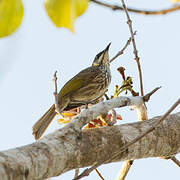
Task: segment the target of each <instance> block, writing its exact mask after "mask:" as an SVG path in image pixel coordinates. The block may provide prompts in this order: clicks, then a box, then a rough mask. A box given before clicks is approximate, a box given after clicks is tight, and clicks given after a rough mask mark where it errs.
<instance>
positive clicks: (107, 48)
mask: <svg viewBox="0 0 180 180" xmlns="http://www.w3.org/2000/svg"><path fill="white" fill-rule="evenodd" d="M110 45H111V42H110V43H109V44H108V45H107V47H106V49H105V51H108V50H109V47H110Z"/></svg>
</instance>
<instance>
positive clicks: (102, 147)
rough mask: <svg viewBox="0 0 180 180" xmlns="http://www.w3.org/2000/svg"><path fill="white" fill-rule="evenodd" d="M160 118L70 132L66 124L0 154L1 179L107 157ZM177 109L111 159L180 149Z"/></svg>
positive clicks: (36, 175)
mask: <svg viewBox="0 0 180 180" xmlns="http://www.w3.org/2000/svg"><path fill="white" fill-rule="evenodd" d="M159 118H160V117H156V118H153V119H151V120H149V121H144V122H136V123H131V124H124V125H119V126H112V127H104V128H94V129H89V130H83V131H82V133H79V132H77V131H74V129H73V127H68V128H67V126H66V127H65V128H63V129H60V130H57V131H56V132H55V133H52V134H49V135H47V136H46V137H44V138H42V139H41V140H39V141H38V142H35V143H33V144H30V145H27V146H23V147H19V148H15V149H11V150H7V151H3V152H1V153H0V177H1V179H2V177H3V179H2V180H19V179H27V180H32V179H34V180H40V179H45V178H48V177H53V176H58V175H60V174H62V173H64V172H66V171H68V170H71V169H75V168H80V167H86V166H90V165H92V164H94V163H95V162H97V161H100V160H102V159H104V158H105V157H108V156H109V157H111V156H112V155H113V154H114V153H115V152H117V151H118V149H120V148H121V147H122V146H124V145H125V144H127V143H129V142H131V141H132V140H133V139H134V138H135V137H137V136H139V135H140V134H142V133H143V132H145V131H146V130H147V129H149V128H150V127H152V126H153V125H154V124H155V123H156V122H157V120H158V119H159ZM179 139H180V112H179V113H176V114H174V115H171V116H169V117H168V118H166V120H165V121H163V122H162V123H161V124H160V125H159V126H158V127H157V128H156V129H155V130H154V131H153V132H151V133H150V134H148V135H147V136H146V137H143V138H142V139H141V140H140V141H138V142H136V143H135V144H133V145H132V146H130V147H129V148H128V149H127V150H126V151H125V152H123V153H121V154H120V155H119V156H117V157H116V158H115V159H113V160H112V162H115V161H124V160H128V159H132V160H134V159H140V158H147V157H159V156H169V155H174V154H177V153H179V152H180V142H179Z"/></svg>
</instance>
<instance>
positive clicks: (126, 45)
mask: <svg viewBox="0 0 180 180" xmlns="http://www.w3.org/2000/svg"><path fill="white" fill-rule="evenodd" d="M130 42H131V37H130V38H129V39H128V40H127V42H126V44H125V46H124V47H123V48H122V49H121V50H120V51H119V52H118V53H117V54H116V55H115V56H114V57H113V58H112V59H111V60H110V63H111V62H112V61H114V60H115V59H116V58H117V57H118V56H120V55H122V54H123V53H124V51H125V49H126V48H127V47H128V45H129V44H130Z"/></svg>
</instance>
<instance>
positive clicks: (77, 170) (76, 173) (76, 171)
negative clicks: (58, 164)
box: [74, 168, 79, 178]
mask: <svg viewBox="0 0 180 180" xmlns="http://www.w3.org/2000/svg"><path fill="white" fill-rule="evenodd" d="M78 174H79V168H76V169H75V174H74V178H76V177H78Z"/></svg>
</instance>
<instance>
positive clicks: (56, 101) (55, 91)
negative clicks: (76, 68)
mask: <svg viewBox="0 0 180 180" xmlns="http://www.w3.org/2000/svg"><path fill="white" fill-rule="evenodd" d="M56 74H57V71H55V73H54V78H53V82H54V93H53V95H54V101H55V103H54V104H55V108H56V112H57V113H58V114H61V110H60V108H59V105H58V93H57V76H56Z"/></svg>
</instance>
